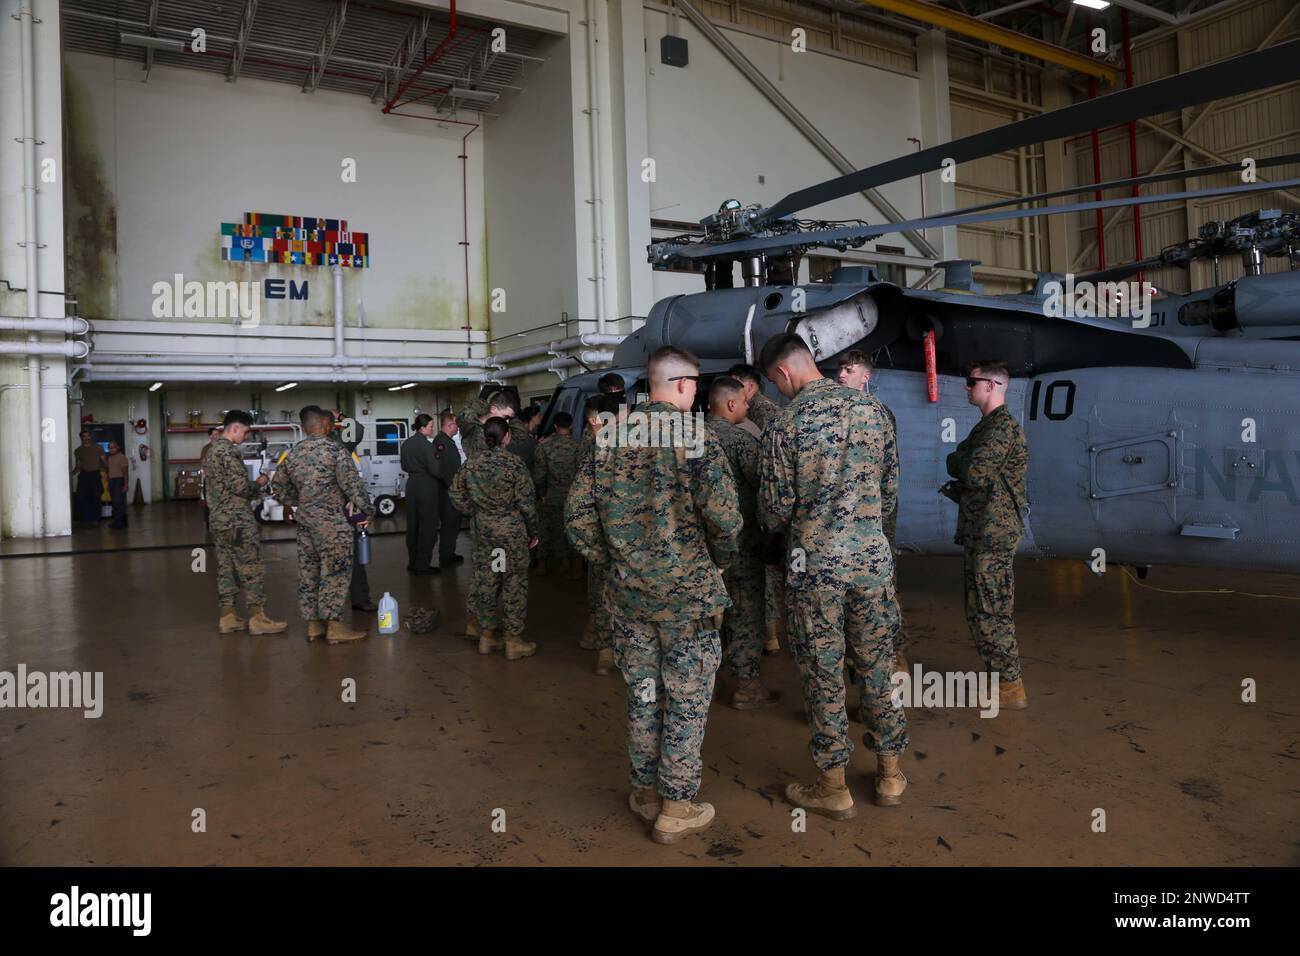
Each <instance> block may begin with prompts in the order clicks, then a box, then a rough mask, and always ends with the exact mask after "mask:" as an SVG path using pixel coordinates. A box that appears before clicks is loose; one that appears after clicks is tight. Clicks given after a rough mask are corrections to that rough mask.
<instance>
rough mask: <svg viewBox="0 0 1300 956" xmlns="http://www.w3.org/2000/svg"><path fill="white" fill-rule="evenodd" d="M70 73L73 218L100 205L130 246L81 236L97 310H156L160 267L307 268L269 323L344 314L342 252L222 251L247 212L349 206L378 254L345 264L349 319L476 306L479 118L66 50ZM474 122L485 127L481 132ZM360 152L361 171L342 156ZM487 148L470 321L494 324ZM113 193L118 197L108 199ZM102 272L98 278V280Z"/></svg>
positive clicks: (294, 272) (427, 314) (342, 213)
mask: <svg viewBox="0 0 1300 956" xmlns="http://www.w3.org/2000/svg"><path fill="white" fill-rule="evenodd" d="M66 60H67V70H66V73H65V79H66V85H67V96H68V100H69V123H70V130H71V134H72V136H71V138H72V139H73V140H74V141H75V148H70V155H69V157H68V160H69V163H77V164H80V165H81V167H82V168H81V169H80V170H78V171H76V172H75V173H74V175H72V176H70V177H69V180H68V192H69V198H70V201H71V203H72V204H73V205H74V207H75V208H74V212H73V215H72V216H71V217H70V219H71V220H72V221H71V222H70V231H72V232H74V234H75V233H76V232H77V229H78V228H79V226H78V223H79V222H80V221H81V220H82V218H84V216H86V215H87V214H90V215H92V216H94V217H95V218H97V219H98V221H99V222H100V223H101V224H103V223H114V222H115V227H114V228H113V230H112V231H113V232H114V233H115V235H112V234H105V230H104V228H103V227H102V225H101V228H100V229H99V230H97V231H96V230H91V231H89V232H88V236H89V238H91V239H92V240H94V241H96V242H99V243H104V242H109V241H112V242H114V243H115V246H116V256H115V257H110V258H109V259H106V260H101V262H102V263H103V264H104V266H105V267H106V268H107V269H108V270H109V271H108V272H107V274H104V275H95V274H93V272H92V270H93V268H94V263H95V260H91V259H88V258H86V256H87V255H89V253H90V250H82V252H81V254H78V253H77V252H76V251H74V253H73V255H72V256H71V258H70V268H71V270H72V277H73V278H74V279H75V281H76V283H77V285H78V286H79V287H80V288H79V290H78V291H79V292H81V293H82V298H83V302H84V305H83V314H85V315H86V316H87V317H88V318H91V319H92V320H94V319H98V318H101V317H103V316H113V317H124V318H135V319H144V318H150V317H151V306H152V303H153V299H154V295H153V292H152V286H153V283H154V282H156V281H159V280H170V278H171V276H172V275H173V274H174V273H178V272H179V273H182V274H183V275H184V276H185V277H186V279H191V278H192V279H197V280H200V281H204V280H218V281H227V280H230V279H236V280H260V279H261V278H264V277H277V276H280V277H292V278H295V279H299V280H301V279H303V278H306V279H308V281H309V282H310V292H309V299H308V300H307V301H306V302H287V301H285V302H271V301H265V302H264V303H263V316H262V321H263V322H265V323H269V324H325V323H329V322H332V295H331V287H330V279H329V269H328V267H321V266H276V265H264V264H256V263H227V262H222V261H221V254H220V225H221V223H223V222H241V221H242V217H243V214H244V213H245V212H250V211H256V212H267V213H279V214H290V215H304V216H322V217H327V218H343V219H347V220H348V221H349V226H350V228H351V229H352V230H353V231H359V232H366V233H368V234H369V236H370V243H371V247H370V254H371V257H372V259H371V267H370V268H368V269H348V270H344V271H345V275H346V283H345V299H346V302H347V320H348V324H349V325H354V324H355V323H356V316H355V310H356V301H357V300H358V299H362V300H364V302H365V310H366V323H367V325H372V326H381V327H393V328H441V329H451V328H459V327H461V326H463V325H465V324H466V322H465V264H464V258H463V252H462V247H461V246H460V242H461V241H462V238H463V225H462V224H463V208H464V205H463V204H464V200H463V198H462V170H461V161H460V160H459V159H458V158H457V157H458V155H459V154H460V148H461V137H462V136H463V135H464V133H465V131H466V130H467V129H468V128H469V127H465V126H455V125H450V124H448V125H443V126H440V124H437V123H434V122H430V121H426V120H420V119H412V118H403V117H396V116H385V115H383V114H382V113H381V112H380V110H379V109H378V107H377V106H375V105H374V104H371V103H370V102H369V101H368V100H366V99H364V98H361V97H357V96H351V95H346V94H338V93H329V92H317V93H315V94H313V95H306V94H303V93H301V92H300V91H299V90H298V89H296V88H295V87H293V86H290V85H287V84H280V83H269V82H264V81H259V80H254V79H249V78H243V79H240V80H239V81H238V82H237V83H226V82H224V80H223V78H222V77H220V76H214V75H211V74H208V73H201V72H197V71H190V70H176V69H167V68H157V67H156V68H155V69H154V71H153V73H152V74H151V75H150V78H149V81H148V82H147V83H146V82H141V79H142V76H143V74H142V72H141V70H140V69H139V67H138V65H136V64H133V63H128V62H126V61H121V60H113V59H109V58H105V57H96V56H88V55H84V54H68V55H67V57H66ZM473 141H474V137H471V144H472V143H473ZM345 158H351V159H354V160H356V164H357V167H356V168H357V179H356V182H344V181H343V180H342V175H341V174H342V169H343V168H342V162H343V160H344V159H345ZM482 163H483V153H482V150H480V149H474V148H473V147H472V146H471V149H470V150H469V164H468V170H467V171H468V196H469V202H468V212H469V242H470V246H469V249H470V263H469V279H470V291H471V302H470V307H471V316H472V324H473V325H474V326H475V327H476V328H483V327H484V325H485V320H484V314H483V309H484V299H483V289H484V281H485V271H486V270H485V263H484V251H485V250H484V241H483V240H484V222H483V215H482V213H483V203H482V196H483V178H482ZM106 204H108V205H111V207H112V209H111V210H109V209H105V208H104V207H105V205H106ZM92 287H93V288H92Z"/></svg>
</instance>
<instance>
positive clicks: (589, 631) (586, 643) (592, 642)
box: [578, 617, 596, 651]
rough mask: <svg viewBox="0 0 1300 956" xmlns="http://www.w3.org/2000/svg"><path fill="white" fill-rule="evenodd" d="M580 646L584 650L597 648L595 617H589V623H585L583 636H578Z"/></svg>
mask: <svg viewBox="0 0 1300 956" xmlns="http://www.w3.org/2000/svg"><path fill="white" fill-rule="evenodd" d="M578 646H579V647H581V648H582V649H583V650H584V651H594V650H596V621H595V619H593V618H590V617H589V618H587V623H586V624H585V625H583V628H582V637H580V638H578Z"/></svg>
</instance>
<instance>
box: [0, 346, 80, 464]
mask: <svg viewBox="0 0 1300 956" xmlns="http://www.w3.org/2000/svg"><path fill="white" fill-rule="evenodd" d="M35 337H36V336H34V335H31V336H28V337H27V341H26V342H0V355H64V356H67V357H68V358H76V359H80V358H85V357H86V356H87V355H89V354H90V346H89V345H87V344H86V343H85V342H33V341H32V339H34V338H35ZM28 364H29V365H34V366H36V367H38V368H39V367H40V363H39V362H30V363H28ZM29 373H30V370H29ZM27 384H28V386H29V387H30V385H31V382H30V381H29V382H28V383H27ZM40 439H41V417H40V406H39V405H37V415H36V441H37V445H36V448H37V450H38V451H39V450H40Z"/></svg>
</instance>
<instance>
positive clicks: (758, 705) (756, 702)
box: [731, 677, 781, 710]
mask: <svg viewBox="0 0 1300 956" xmlns="http://www.w3.org/2000/svg"><path fill="white" fill-rule="evenodd" d="M780 702H781V695H780V694H778V693H777V692H776V691H774V690H769V689H768V688H766V687H764V686H763V682H762V681H761V680H759V679H758V678H757V677H742V678H741V679H740V680H738V681H736V689H735V690H734V691H732V693H731V706H732V707H733V708H735V709H736V710H761V709H762V708H764V707H775V706H776V705H777V704H779V703H780Z"/></svg>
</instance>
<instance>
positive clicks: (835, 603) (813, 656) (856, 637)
mask: <svg viewBox="0 0 1300 956" xmlns="http://www.w3.org/2000/svg"><path fill="white" fill-rule="evenodd" d="M786 596H787V597H788V598H789V601H790V617H789V625H790V648H791V650H792V651H793V652H794V660H795V664H797V665H798V667H799V681H800V683H801V684H802V685H803V697H804V704H805V706H806V707H807V710H808V725H809V726H810V727H811V728H812V742H811V743H810V744H809V750H811V751H812V755H813V761H814V762H815V763H816V764H817V767H818V768H819V769H821V770H831V769H834V768H835V767H843V766H845V765H846V764H848V762H849V755H850V754H851V753H852V752H853V744H852V742H851V741H850V740H849V732H848V730H849V728H848V718H847V716H846V715H845V712H844V652H845V647H846V646H847V648H848V652H849V654H850V655H851V656H852V659H853V666H854V667H856V668H857V672H858V681H859V684H860V686H861V688H862V703H863V710H864V711H865V716H866V717H867V721H866V723H867V736H865V737H864V738H863V743H865V744H867V746H869V747H871V748H872V749H873V750H875V752H876V753H877V754H888V755H896V754H901V753H902V752H903V751H904V750H906V749H907V744H908V737H907V717H906V716H905V715H904V713H903V709H902V708H901V707H895V706H894V704H893V702H892V701H891V700H890V699H889V698H890V693H891V692H892V691H893V685H892V684H890V681H889V675H890V672H891V671H892V670H893V669H894V667H893V664H894V635H895V634H896V633H897V631H898V620H899V615H898V602H897V600H896V599H895V597H894V588H893V586H892V585H885V586H884V587H880V588H874V589H872V590H870V591H867V590H863V589H861V588H850V589H849V590H835V589H833V588H820V589H818V588H807V589H799V590H797V591H796V590H788V591H786Z"/></svg>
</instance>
